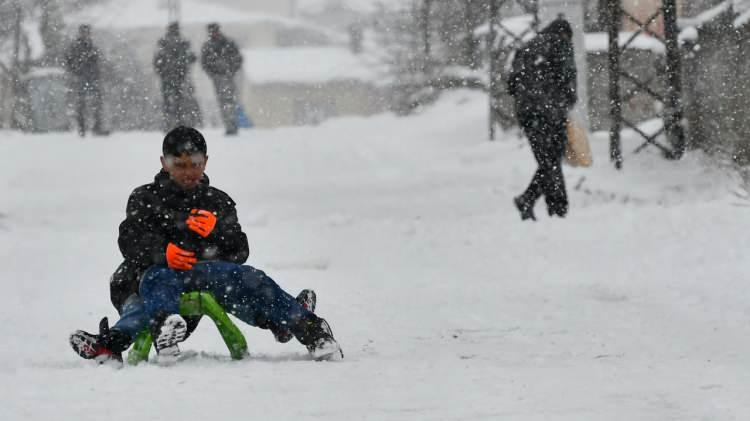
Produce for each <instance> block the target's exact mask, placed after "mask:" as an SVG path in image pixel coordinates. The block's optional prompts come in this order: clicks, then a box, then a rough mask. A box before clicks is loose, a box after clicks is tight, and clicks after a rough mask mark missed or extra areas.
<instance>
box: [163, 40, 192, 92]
mask: <svg viewBox="0 0 750 421" xmlns="http://www.w3.org/2000/svg"><path fill="white" fill-rule="evenodd" d="M195 60H196V57H195V54H193V52H192V51H190V41H188V40H185V39H182V38H180V37H175V36H167V37H164V38H162V39H160V40H159V49H158V50H157V51H156V54H155V55H154V69H155V70H156V74H158V75H159V76H161V78H162V79H163V80H165V81H183V80H185V77H186V76H187V74H188V70H189V69H190V65H191V64H193V63H195Z"/></svg>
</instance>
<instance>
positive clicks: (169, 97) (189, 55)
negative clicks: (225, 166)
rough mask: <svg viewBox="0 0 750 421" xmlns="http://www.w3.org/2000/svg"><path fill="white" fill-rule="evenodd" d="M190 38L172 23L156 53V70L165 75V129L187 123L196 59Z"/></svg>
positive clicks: (163, 96)
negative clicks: (189, 88)
mask: <svg viewBox="0 0 750 421" xmlns="http://www.w3.org/2000/svg"><path fill="white" fill-rule="evenodd" d="M195 60H196V57H195V54H193V52H192V51H191V50H190V41H188V40H186V39H184V38H182V37H181V36H180V26H179V24H178V23H177V22H173V23H170V24H169V26H168V27H167V34H166V35H165V36H164V38H161V39H160V40H159V47H158V49H157V51H156V54H155V55H154V70H156V74H158V75H159V77H161V95H162V100H163V104H162V109H163V112H164V127H165V131H167V132H168V131H170V130H172V129H173V128H175V127H177V126H183V125H185V124H187V115H186V114H187V113H188V109H189V108H190V107H189V106H188V103H187V101H188V100H189V98H188V86H189V82H188V72H189V71H190V65H191V64H193V63H195Z"/></svg>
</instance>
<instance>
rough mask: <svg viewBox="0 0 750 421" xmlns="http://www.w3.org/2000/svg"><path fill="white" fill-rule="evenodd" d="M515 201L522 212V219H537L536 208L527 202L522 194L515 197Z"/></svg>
mask: <svg viewBox="0 0 750 421" xmlns="http://www.w3.org/2000/svg"><path fill="white" fill-rule="evenodd" d="M513 203H514V204H515V205H516V208H518V212H520V213H521V220H522V221H525V220H527V219H531V220H532V221H536V216H534V208H533V206H531V205H530V204H528V203H526V201H524V200H523V199H522V198H521V196H517V197H514V198H513Z"/></svg>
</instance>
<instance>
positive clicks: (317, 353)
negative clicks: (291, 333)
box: [298, 317, 344, 361]
mask: <svg viewBox="0 0 750 421" xmlns="http://www.w3.org/2000/svg"><path fill="white" fill-rule="evenodd" d="M298 339H299V341H300V342H302V344H303V345H305V346H306V347H307V351H308V352H309V353H310V356H311V357H312V358H313V359H314V360H315V361H330V360H341V359H343V358H344V351H342V350H341V346H339V343H338V342H336V339H334V338H333V331H332V330H331V326H330V325H329V324H328V322H326V321H325V319H323V318H321V317H316V318H315V319H314V320H310V321H308V322H307V326H306V329H305V335H304V336H303V337H300V338H298Z"/></svg>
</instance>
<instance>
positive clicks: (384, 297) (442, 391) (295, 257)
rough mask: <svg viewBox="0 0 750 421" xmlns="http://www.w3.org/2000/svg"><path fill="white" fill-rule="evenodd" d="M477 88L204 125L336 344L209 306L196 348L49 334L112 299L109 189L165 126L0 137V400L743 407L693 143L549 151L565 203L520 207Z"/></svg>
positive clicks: (155, 153) (143, 167)
mask: <svg viewBox="0 0 750 421" xmlns="http://www.w3.org/2000/svg"><path fill="white" fill-rule="evenodd" d="M485 109H486V102H485V99H484V98H483V97H482V96H480V95H478V94H474V93H455V94H452V95H450V96H448V97H447V98H445V99H444V100H442V101H441V102H440V103H439V104H438V105H437V106H435V107H434V108H430V109H427V110H425V111H424V112H423V113H422V114H421V115H419V116H417V117H413V118H397V117H394V116H390V115H383V116H378V117H375V118H370V119H341V120H334V121H330V122H328V123H326V124H323V125H321V126H318V127H316V128H290V129H277V130H267V131H266V130H254V131H243V132H242V133H241V135H240V136H239V137H238V138H224V137H223V135H221V134H220V132H219V131H218V130H207V131H206V135H207V138H208V145H209V155H210V157H211V159H210V160H209V167H208V171H207V172H208V174H209V175H210V176H211V180H212V183H213V184H214V185H216V186H217V187H220V188H222V189H224V190H225V191H227V192H229V193H230V194H231V195H232V196H233V197H234V198H235V200H236V201H237V203H238V209H239V215H240V218H241V222H242V223H243V226H244V228H245V230H246V232H247V234H248V236H249V238H250V243H251V249H252V255H251V258H250V261H249V263H250V264H252V265H254V266H257V267H259V268H262V269H264V270H266V271H267V272H268V273H269V274H270V275H271V276H272V277H274V278H275V279H276V280H277V281H278V282H279V283H280V284H281V285H282V286H283V287H284V288H285V289H287V290H288V291H290V292H292V293H296V292H297V291H298V290H299V289H301V288H303V287H311V288H314V289H315V290H316V291H317V292H318V312H319V314H321V315H322V316H324V317H326V318H327V319H328V320H329V321H330V323H331V324H332V327H333V329H334V332H335V334H336V336H337V338H338V339H339V341H340V343H341V344H342V346H343V348H344V351H345V354H346V358H345V359H344V360H343V361H342V362H338V363H315V362H311V361H307V360H306V351H305V350H304V348H303V347H302V346H301V345H299V344H297V343H288V344H277V343H274V341H273V338H272V336H271V334H270V333H269V332H268V331H261V330H258V329H254V328H250V327H247V326H245V325H242V324H240V326H241V327H242V329H243V331H244V332H245V333H246V335H247V338H248V342H249V345H250V350H251V353H252V357H251V358H250V359H247V360H244V361H231V360H230V359H229V357H228V352H227V350H226V349H225V348H224V346H223V344H222V342H221V340H220V338H219V336H218V334H217V332H216V329H215V328H214V327H213V326H212V325H211V324H210V323H209V322H208V321H204V323H203V324H202V325H201V327H200V328H199V330H198V332H197V334H196V335H195V336H194V337H192V338H191V339H190V340H189V341H188V342H186V343H185V344H184V346H183V347H182V348H183V350H184V351H185V352H188V353H198V355H197V357H196V358H192V359H188V360H186V361H183V362H182V363H181V364H179V365H177V366H174V367H171V368H165V367H161V366H158V365H155V364H145V365H141V366H138V367H125V368H123V369H120V370H117V369H114V368H111V367H106V366H105V367H100V366H96V365H95V364H94V363H92V362H90V361H84V360H81V359H80V358H78V356H76V355H75V354H74V353H73V352H72V351H71V350H70V349H69V346H68V343H67V335H68V334H69V333H70V332H71V331H73V330H74V329H77V328H83V329H88V330H95V329H96V324H97V322H98V320H99V318H100V317H101V316H104V315H107V316H110V317H111V318H114V317H115V316H116V314H115V311H114V309H113V308H112V307H111V305H110V304H109V292H108V277H109V275H110V273H111V272H112V270H113V269H114V267H115V266H116V265H117V264H118V263H119V253H118V251H117V247H116V236H117V225H118V223H119V222H120V221H121V219H122V218H123V216H124V206H125V201H126V198H127V196H128V194H129V193H130V191H131V190H132V189H133V188H134V187H135V186H137V185H140V184H143V183H146V182H149V181H150V179H151V177H152V176H153V175H154V173H155V172H156V171H157V169H158V164H159V161H158V157H159V153H160V146H161V134H160V133H116V134H113V135H112V136H111V137H109V138H94V139H92V138H86V139H83V140H82V139H79V138H77V137H76V136H75V135H73V134H50V135H22V134H18V133H13V132H3V133H2V139H1V140H0V151H2V156H3V164H2V166H0V187H1V188H2V191H3V194H2V196H3V199H2V201H0V261H2V265H1V266H0V276H1V277H2V285H3V289H4V296H5V299H4V303H3V305H2V310H0V338H2V346H0V379H1V381H0V420H8V421H10V420H44V421H49V420H57V419H61V420H78V421H83V420H97V421H100V420H103V419H106V420H177V419H179V420H199V419H214V420H236V419H254V420H257V419H264V420H295V421H301V420H313V419H320V420H360V419H368V420H497V419H507V420H521V421H527V420H571V421H573V420H575V421H580V420H592V421H601V420H627V421H632V420H654V421H664V420H680V421H687V420H747V419H750V401H748V399H747V396H748V391H750V364H749V363H748V351H750V292H749V291H750V289H748V288H747V280H748V276H750V275H748V273H747V270H746V268H747V266H746V264H747V263H746V262H747V260H746V258H747V257H746V253H747V251H748V250H750V235H748V228H750V227H749V224H748V222H747V221H748V218H747V214H748V209H747V208H745V207H741V206H736V204H737V202H738V201H739V200H738V199H736V198H735V197H734V196H733V195H732V194H731V191H732V190H733V189H735V188H736V182H735V181H733V178H732V177H730V176H729V175H726V174H724V173H722V172H721V171H719V170H715V169H711V168H709V167H708V166H707V165H706V163H705V158H703V157H702V156H701V155H700V154H697V153H691V154H689V155H688V156H687V157H686V158H685V159H683V160H681V161H678V162H668V161H664V160H662V159H661V158H659V157H658V155H657V154H656V152H655V151H654V150H653V149H647V150H646V151H644V152H642V153H641V154H638V155H633V154H632V153H631V151H632V150H633V149H634V148H635V147H636V146H637V145H638V144H637V143H635V142H630V143H627V142H626V147H625V152H626V155H625V169H624V170H623V171H621V172H618V171H616V170H614V169H613V168H612V166H611V165H610V164H609V162H608V160H607V158H606V156H607V144H606V139H605V137H603V136H601V135H595V136H594V137H593V139H592V141H593V149H594V152H595V160H596V162H595V165H594V167H592V168H589V169H572V168H566V175H567V181H568V186H569V190H570V196H571V203H572V210H571V213H570V215H569V217H568V218H566V219H549V218H547V217H546V212H545V209H544V204H543V203H540V204H539V205H538V206H537V209H536V211H537V215H538V216H539V219H540V220H539V222H537V223H522V222H521V221H520V219H519V217H518V214H517V212H516V210H515V209H514V208H513V206H512V204H511V198H512V197H513V195H515V194H518V193H520V192H521V191H522V190H523V188H524V187H525V186H526V183H527V182H528V180H529V178H530V176H531V173H532V171H533V169H534V164H533V159H532V157H531V153H530V151H529V149H528V147H527V146H526V144H525V141H524V140H523V139H519V138H518V137H517V136H516V134H514V133H506V134H504V135H502V136H501V139H500V140H498V141H496V142H494V143H493V142H487V141H486V137H485V130H486V123H485Z"/></svg>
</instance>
